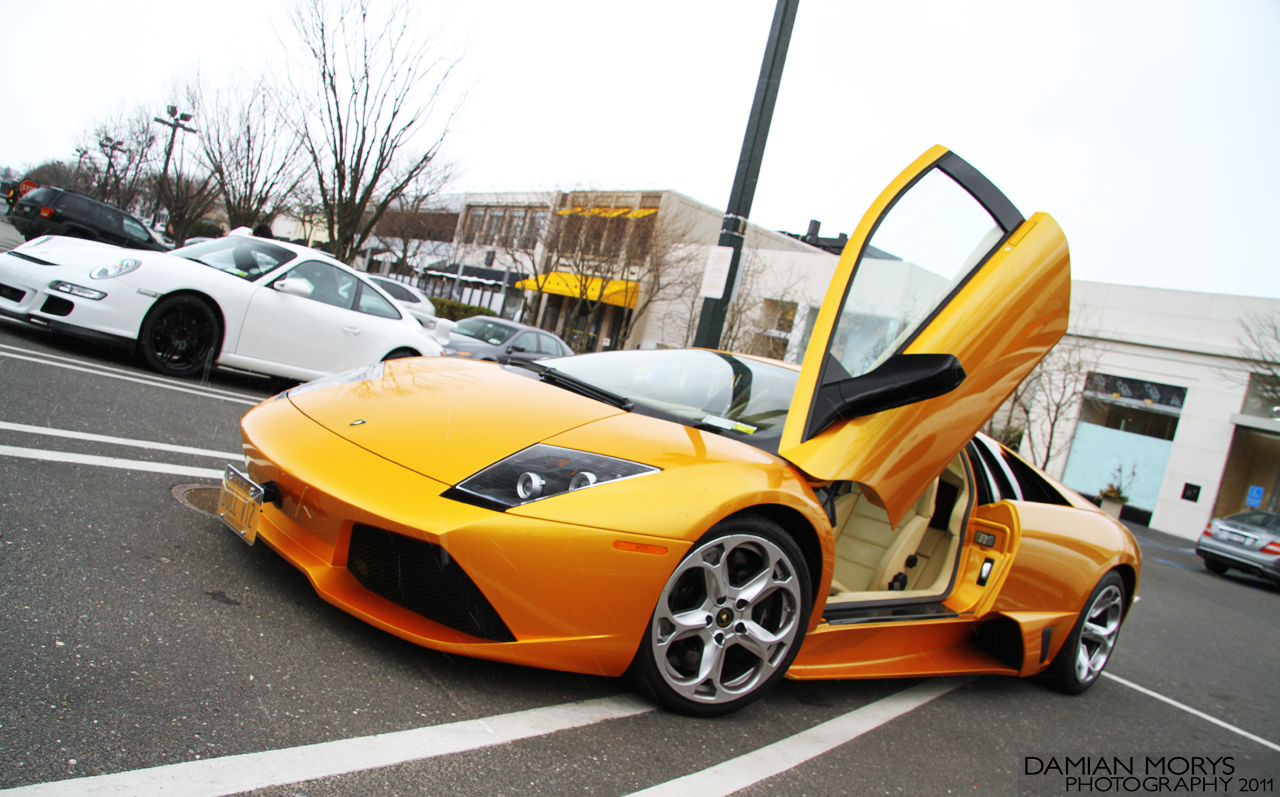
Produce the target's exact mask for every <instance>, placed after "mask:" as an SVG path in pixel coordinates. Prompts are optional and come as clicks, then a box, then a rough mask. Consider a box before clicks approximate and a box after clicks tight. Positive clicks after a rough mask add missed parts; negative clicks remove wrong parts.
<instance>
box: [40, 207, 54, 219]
mask: <svg viewBox="0 0 1280 797" xmlns="http://www.w3.org/2000/svg"><path fill="white" fill-rule="evenodd" d="M52 215H53V208H51V207H49V206H48V205H45V206H44V207H42V208H40V218H42V219H47V218H49V217H50V216H52Z"/></svg>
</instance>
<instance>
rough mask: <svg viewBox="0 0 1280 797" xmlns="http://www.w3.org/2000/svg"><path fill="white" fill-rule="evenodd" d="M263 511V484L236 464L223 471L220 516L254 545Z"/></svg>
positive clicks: (241, 536)
mask: <svg viewBox="0 0 1280 797" xmlns="http://www.w3.org/2000/svg"><path fill="white" fill-rule="evenodd" d="M261 511H262V485H260V484H256V483H254V481H253V479H250V478H249V477H248V475H247V474H245V473H242V472H241V471H240V470H238V469H237V468H236V467H235V466H234V465H228V466H227V468H226V470H224V471H223V472H222V495H220V496H219V497H218V517H220V518H222V522H223V523H226V524H227V527H228V528H230V529H231V530H232V531H234V532H235V533H236V535H237V536H239V537H240V539H242V540H244V541H245V542H247V543H249V544H250V545H253V543H254V542H255V541H256V540H257V539H258V514H259V513H260V512H261Z"/></svg>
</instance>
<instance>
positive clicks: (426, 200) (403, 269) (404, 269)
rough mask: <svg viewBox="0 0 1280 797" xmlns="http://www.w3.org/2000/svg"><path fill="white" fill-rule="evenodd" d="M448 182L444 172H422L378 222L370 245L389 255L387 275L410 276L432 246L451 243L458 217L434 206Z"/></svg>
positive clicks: (441, 170)
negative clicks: (438, 243) (389, 261)
mask: <svg viewBox="0 0 1280 797" xmlns="http://www.w3.org/2000/svg"><path fill="white" fill-rule="evenodd" d="M449 179H451V175H450V173H449V171H448V170H447V169H439V170H435V169H428V170H424V171H423V172H421V173H420V174H419V175H418V177H417V179H415V180H414V183H413V185H411V186H409V187H408V188H407V189H406V190H405V191H404V193H402V194H401V195H400V196H398V197H396V198H395V199H394V200H393V201H392V203H391V205H390V206H389V207H388V208H387V211H386V213H384V214H383V216H382V218H381V219H379V220H378V223H377V225H375V227H374V231H373V232H374V235H373V237H372V238H371V239H370V241H371V242H373V243H376V244H377V246H378V247H379V248H380V249H383V250H385V251H386V253H387V254H389V255H391V265H390V267H389V273H392V274H406V275H407V274H412V273H413V271H414V267H415V265H416V264H417V263H418V260H419V257H420V256H421V255H422V254H424V253H425V252H427V251H428V250H429V247H430V246H431V244H432V243H433V242H446V241H452V240H453V237H454V233H455V232H456V231H457V228H458V214H457V213H455V212H450V211H448V210H442V209H440V208H438V207H434V206H433V205H434V203H435V200H436V197H437V195H438V194H439V193H440V191H441V189H442V188H443V187H444V185H445V184H446V183H447V182H448V181H449ZM370 270H371V271H372V270H373V269H372V268H371V269H370Z"/></svg>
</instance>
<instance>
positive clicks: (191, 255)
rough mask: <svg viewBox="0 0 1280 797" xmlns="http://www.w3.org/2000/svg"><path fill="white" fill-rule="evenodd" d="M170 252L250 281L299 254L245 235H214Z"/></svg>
mask: <svg viewBox="0 0 1280 797" xmlns="http://www.w3.org/2000/svg"><path fill="white" fill-rule="evenodd" d="M169 254H173V255H177V256H178V257H185V258H186V259H187V260H194V261H195V262H197V263H201V264H203V265H206V266H212V267H213V268H216V269H218V270H219V271H225V272H227V273H228V274H235V275H236V276H237V277H239V278H241V279H245V280H250V281H253V280H255V279H257V278H258V277H260V276H262V275H263V274H266V273H267V272H268V271H272V270H274V269H275V268H277V267H279V266H283V265H284V264H285V263H288V262H289V261H290V260H293V259H294V258H295V257H297V255H295V254H294V253H293V252H291V251H289V250H288V249H285V248H284V247H283V246H276V245H275V244H272V243H269V242H267V241H264V240H262V239H261V238H248V237H246V236H243V235H228V236H225V237H223V238H214V239H213V240H212V241H203V242H201V243H198V244H192V245H191V246H184V247H182V248H181V249H174V250H173V251H172V252H170V253H169Z"/></svg>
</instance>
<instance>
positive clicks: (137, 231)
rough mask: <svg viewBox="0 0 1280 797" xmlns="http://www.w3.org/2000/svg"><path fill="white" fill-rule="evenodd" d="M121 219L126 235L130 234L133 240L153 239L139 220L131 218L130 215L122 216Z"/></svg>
mask: <svg viewBox="0 0 1280 797" xmlns="http://www.w3.org/2000/svg"><path fill="white" fill-rule="evenodd" d="M120 221H121V223H122V224H123V225H124V232H125V235H128V236H129V237H130V238H132V239H133V240H135V241H148V242H149V241H150V240H151V236H150V235H147V231H146V229H145V228H144V227H143V226H142V225H141V224H139V223H138V222H137V221H135V220H133V219H131V218H129V217H128V216H122V217H121V218H120Z"/></svg>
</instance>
